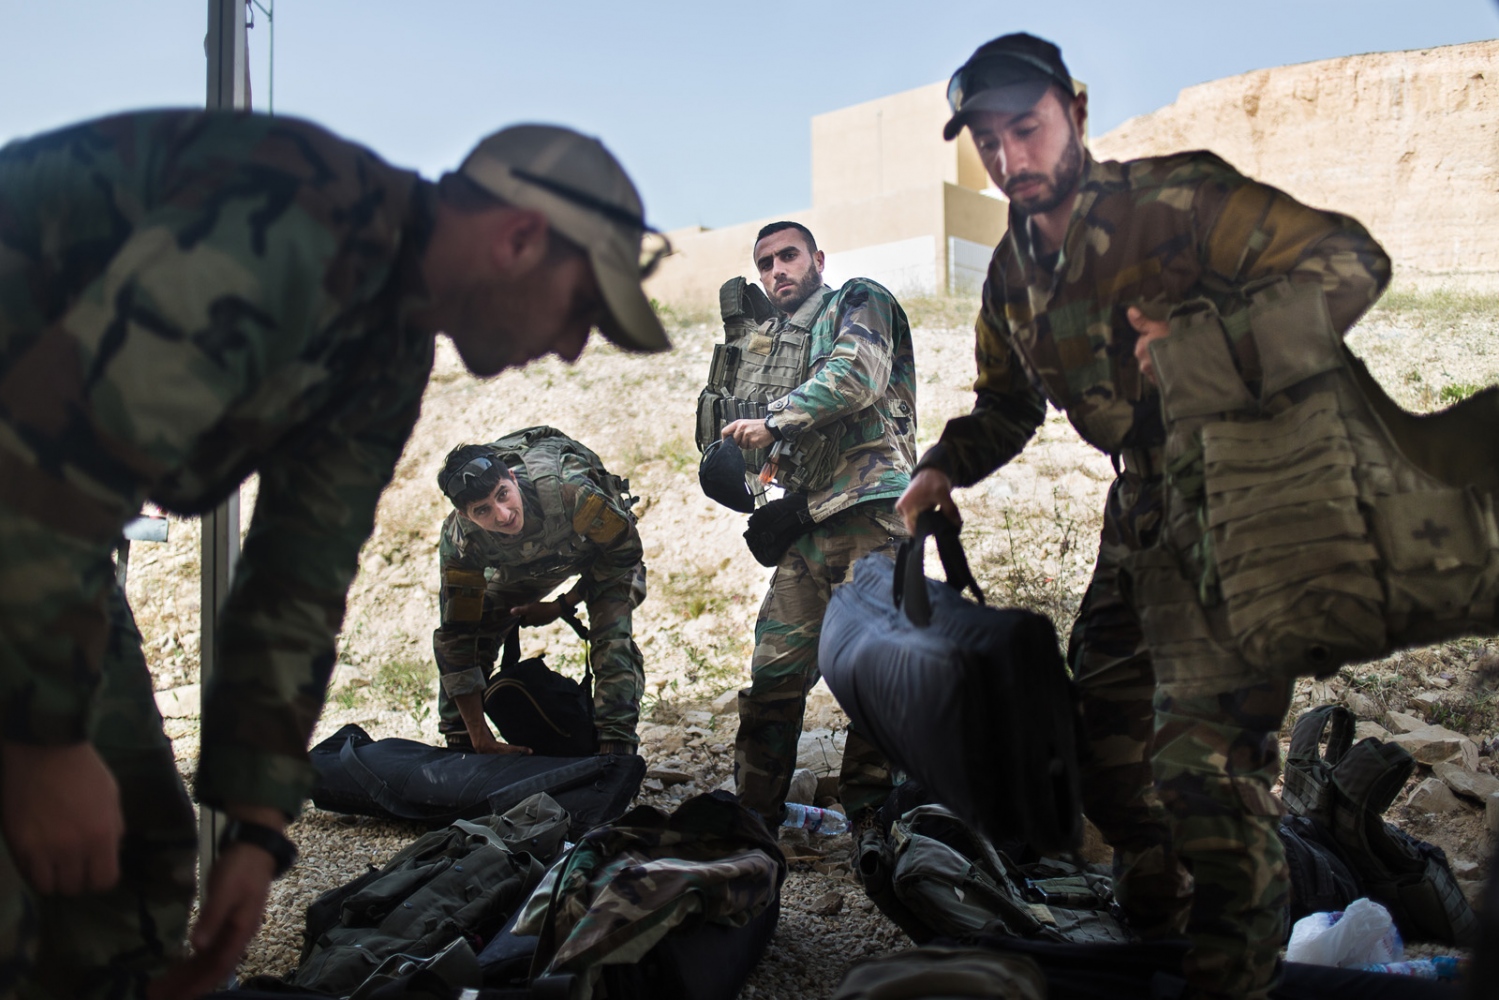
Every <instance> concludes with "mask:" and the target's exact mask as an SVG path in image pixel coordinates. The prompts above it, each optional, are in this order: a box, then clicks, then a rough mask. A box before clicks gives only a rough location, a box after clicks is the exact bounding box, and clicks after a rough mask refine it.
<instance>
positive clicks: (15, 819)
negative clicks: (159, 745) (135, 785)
mask: <svg viewBox="0 0 1499 1000" xmlns="http://www.w3.org/2000/svg"><path fill="white" fill-rule="evenodd" d="M0 757H3V772H0V828H3V830H4V833H5V840H6V843H7V844H9V845H10V851H11V855H12V856H13V857H14V858H15V863H16V867H17V868H19V869H20V871H21V874H22V875H23V876H24V877H25V879H26V881H28V882H30V883H31V886H32V888H33V889H35V890H36V891H37V892H39V893H41V894H43V895H47V894H51V893H59V894H61V895H65V896H76V895H78V894H79V893H84V892H102V891H104V890H105V889H108V888H110V887H111V886H113V885H114V884H115V883H116V882H118V881H119V878H120V838H121V837H123V836H124V834H125V818H124V814H123V813H121V812H120V788H119V785H118V784H116V783H115V778H114V775H113V774H111V773H110V770H109V766H108V765H106V764H105V763H104V759H103V758H102V757H100V756H99V752H98V751H97V750H95V749H94V747H93V744H91V743H75V744H72V745H69V746H33V745H31V744H26V743H12V742H8V741H7V742H5V743H4V744H3V745H0Z"/></svg>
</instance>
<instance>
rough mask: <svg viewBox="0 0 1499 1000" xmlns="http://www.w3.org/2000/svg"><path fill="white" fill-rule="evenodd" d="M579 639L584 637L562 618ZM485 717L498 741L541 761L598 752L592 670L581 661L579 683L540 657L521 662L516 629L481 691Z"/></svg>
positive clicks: (569, 618) (575, 621) (572, 621)
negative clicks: (486, 684) (482, 691)
mask: <svg viewBox="0 0 1499 1000" xmlns="http://www.w3.org/2000/svg"><path fill="white" fill-rule="evenodd" d="M562 620H563V621H565V622H567V623H568V624H569V625H570V626H572V629H573V631H574V632H576V633H578V636H579V638H581V639H582V640H583V641H584V642H587V641H588V632H587V630H586V629H584V628H583V625H582V623H581V622H579V621H578V619H577V618H576V617H575V616H573V615H570V614H569V615H563V616H562ZM484 714H485V715H487V716H489V719H490V721H491V722H493V723H494V724H495V728H496V729H498V730H499V731H500V738H501V739H503V740H504V741H505V742H506V743H511V744H514V745H515V746H521V747H528V748H530V750H531V751H532V752H533V753H538V754H541V755H542V756H545V757H586V756H588V755H590V754H592V753H594V752H595V751H596V750H598V748H599V737H598V730H596V729H595V728H594V725H593V671H592V670H591V669H590V668H589V667H588V665H587V662H586V660H585V662H584V667H583V682H582V683H581V684H580V683H578V682H577V681H575V680H573V679H572V678H571V677H567V676H564V675H563V674H559V673H557V671H555V670H553V669H552V668H551V667H548V666H547V665H546V661H545V660H543V659H542V658H541V657H539V656H530V657H527V658H526V659H524V660H523V659H521V658H520V628H519V627H516V628H513V629H511V630H510V634H509V635H508V636H506V637H505V652H504V654H503V655H502V656H501V658H500V669H499V671H498V672H496V674H495V675H494V676H493V677H492V678H490V681H489V686H488V687H487V688H485V689H484Z"/></svg>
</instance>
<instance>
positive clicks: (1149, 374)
mask: <svg viewBox="0 0 1499 1000" xmlns="http://www.w3.org/2000/svg"><path fill="white" fill-rule="evenodd" d="M1125 315H1126V316H1128V317H1129V325H1130V326H1132V327H1134V328H1135V332H1136V333H1138V334H1139V335H1140V336H1139V337H1138V338H1137V339H1136V340H1135V361H1136V363H1138V364H1139V366H1140V374H1141V375H1143V376H1145V380H1146V381H1147V382H1149V383H1150V384H1151V385H1158V384H1159V383H1157V382H1156V379H1155V365H1153V364H1151V363H1150V345H1151V344H1153V343H1155V342H1156V341H1157V340H1160V339H1161V338H1162V337H1165V336H1167V335H1169V334H1170V333H1171V326H1170V324H1169V323H1167V322H1166V321H1165V320H1163V319H1151V318H1149V317H1148V316H1146V315H1145V314H1144V313H1143V312H1141V311H1140V310H1139V309H1137V308H1135V307H1134V306H1130V307H1129V309H1127V310H1126V311H1125Z"/></svg>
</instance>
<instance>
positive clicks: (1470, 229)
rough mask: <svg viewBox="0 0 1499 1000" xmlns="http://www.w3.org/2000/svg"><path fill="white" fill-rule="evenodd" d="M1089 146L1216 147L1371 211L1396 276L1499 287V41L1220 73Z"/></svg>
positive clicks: (1319, 196) (1290, 184)
mask: <svg viewBox="0 0 1499 1000" xmlns="http://www.w3.org/2000/svg"><path fill="white" fill-rule="evenodd" d="M1092 149H1093V152H1094V155H1096V156H1097V157H1099V158H1100V159H1128V158H1132V157H1137V156H1151V155H1157V154H1162V153H1169V152H1175V151H1178V150H1184V149H1211V150H1213V151H1214V152H1216V153H1218V154H1219V155H1220V156H1222V157H1223V158H1224V159H1226V160H1228V161H1229V162H1230V163H1232V164H1233V165H1234V166H1236V167H1238V168H1239V169H1240V170H1242V171H1244V172H1245V173H1247V174H1250V175H1252V176H1254V177H1256V178H1259V179H1260V180H1263V181H1266V182H1267V183H1270V184H1274V185H1275V186H1277V187H1279V188H1282V189H1283V190H1285V191H1286V192H1288V193H1289V194H1291V195H1293V196H1295V197H1296V198H1299V199H1301V200H1302V201H1304V202H1306V203H1308V204H1310V205H1315V206H1318V207H1321V208H1330V209H1335V210H1337V211H1339V212H1343V213H1345V214H1348V215H1352V216H1354V217H1355V218H1357V219H1359V220H1360V221H1362V222H1363V223H1364V224H1365V225H1366V226H1368V227H1369V230H1370V231H1371V232H1372V233H1373V234H1374V235H1375V237H1376V238H1378V239H1379V240H1380V241H1381V242H1382V243H1383V244H1384V246H1385V248H1386V249H1387V250H1388V251H1389V252H1390V255H1391V257H1393V258H1394V260H1395V273H1396V276H1397V280H1400V279H1403V280H1406V281H1414V282H1420V283H1425V282H1426V281H1430V280H1432V279H1440V280H1442V281H1443V283H1449V284H1450V283H1458V284H1469V285H1473V286H1478V287H1484V288H1493V287H1496V286H1499V40H1494V41H1485V42H1471V43H1467V44H1464V45H1449V46H1444V47H1441V48H1434V49H1419V50H1414V51H1409V52H1377V53H1372V54H1368V55H1357V56H1345V57H1343V58H1340V59H1328V60H1324V61H1322V62H1313V63H1303V64H1301V65H1298V66H1281V67H1277V68H1275V69H1266V70H1257V71H1255V72H1252V73H1245V74H1243V75H1242V76H1233V77H1227V78H1225V79H1222V80H1214V81H1212V82H1211V83H1204V84H1200V85H1198V86H1195V87H1188V88H1187V89H1186V90H1183V91H1182V92H1181V94H1180V95H1179V96H1178V97H1177V100H1176V102H1175V103H1174V104H1170V105H1168V106H1166V107H1164V108H1161V109H1160V110H1158V111H1153V112H1151V113H1150V114H1148V115H1141V116H1140V117H1138V118H1131V119H1130V120H1129V121H1127V122H1125V123H1124V124H1122V125H1120V126H1119V127H1118V128H1115V129H1114V130H1113V131H1111V132H1109V133H1108V134H1107V135H1104V136H1102V137H1101V138H1099V139H1097V140H1095V141H1094V142H1093V143H1092Z"/></svg>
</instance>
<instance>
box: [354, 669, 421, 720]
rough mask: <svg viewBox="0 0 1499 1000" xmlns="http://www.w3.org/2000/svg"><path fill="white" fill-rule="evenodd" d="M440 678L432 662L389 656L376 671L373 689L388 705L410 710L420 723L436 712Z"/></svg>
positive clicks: (409, 712)
mask: <svg viewBox="0 0 1499 1000" xmlns="http://www.w3.org/2000/svg"><path fill="white" fill-rule="evenodd" d="M436 681H437V671H436V669H435V668H433V666H432V665H431V664H430V663H412V662H410V661H408V660H388V661H386V662H385V663H382V664H381V665H380V669H379V670H377V671H375V677H374V680H372V681H371V682H370V690H371V691H372V692H373V693H374V694H375V695H376V697H378V698H380V699H381V700H382V701H383V702H384V703H385V705H386V706H387V707H389V708H393V709H396V710H398V711H403V712H406V713H407V714H408V715H410V716H411V717H412V718H413V719H415V720H416V722H417V724H418V725H420V724H421V723H423V722H425V721H426V720H427V717H428V716H429V715H431V714H432V703H433V702H434V701H435V700H436V698H437V692H436V691H435V690H434V688H435V684H436Z"/></svg>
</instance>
